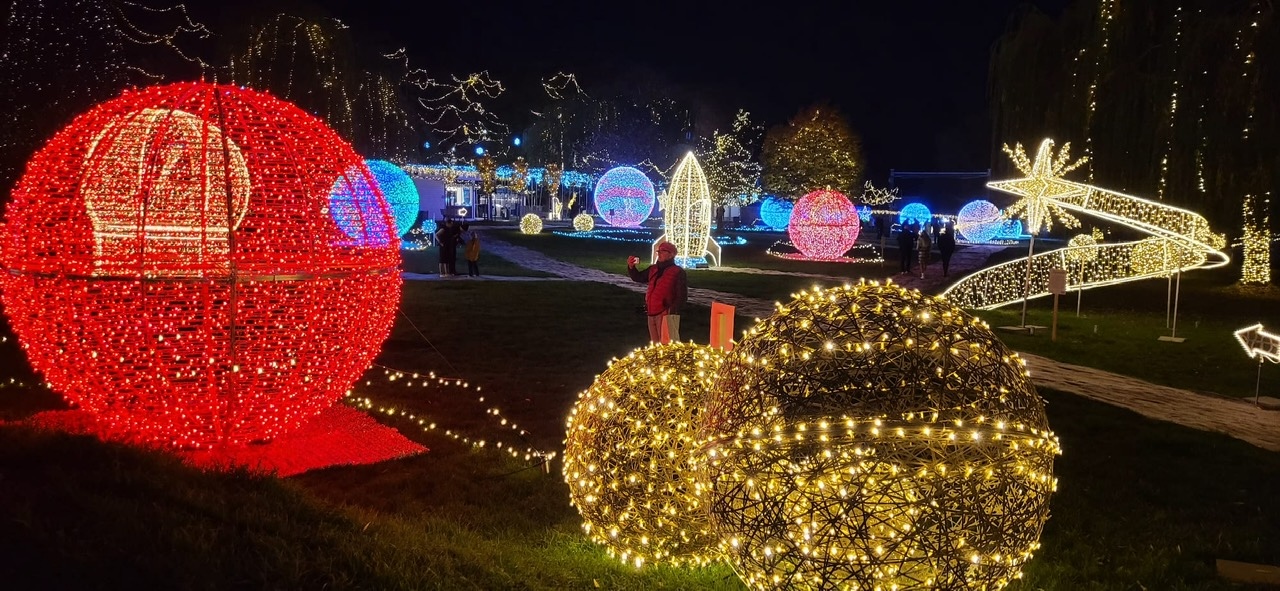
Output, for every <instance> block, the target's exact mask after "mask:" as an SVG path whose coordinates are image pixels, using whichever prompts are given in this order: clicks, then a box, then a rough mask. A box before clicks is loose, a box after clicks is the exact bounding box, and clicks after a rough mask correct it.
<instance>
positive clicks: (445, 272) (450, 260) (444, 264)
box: [436, 218, 460, 277]
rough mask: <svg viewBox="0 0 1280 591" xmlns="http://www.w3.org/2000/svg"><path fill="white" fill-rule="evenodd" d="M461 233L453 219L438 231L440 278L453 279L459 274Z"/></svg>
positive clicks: (447, 221)
mask: <svg viewBox="0 0 1280 591" xmlns="http://www.w3.org/2000/svg"><path fill="white" fill-rule="evenodd" d="M459 235H460V232H459V231H458V227H457V226H455V225H454V224H453V219H452V218H450V219H447V220H445V222H444V226H442V227H441V228H440V229H439V230H436V244H438V245H439V249H440V250H439V252H440V276H441V277H452V276H454V275H457V274H458V270H457V264H458V237H459Z"/></svg>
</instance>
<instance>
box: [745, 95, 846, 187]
mask: <svg viewBox="0 0 1280 591" xmlns="http://www.w3.org/2000/svg"><path fill="white" fill-rule="evenodd" d="M760 159H761V161H762V162H763V164H764V173H763V175H762V176H761V181H762V182H763V183H764V188H765V190H766V191H769V192H771V193H774V194H777V195H781V196H786V197H788V198H791V199H797V198H799V197H800V196H801V195H804V194H806V193H808V192H810V191H813V190H816V189H824V188H831V189H834V190H837V191H840V192H841V193H845V194H849V195H855V194H857V193H858V187H859V186H860V184H861V177H862V172H863V163H862V139H861V138H859V137H858V135H857V134H855V133H854V132H853V131H852V130H851V129H850V128H849V123H848V122H847V121H845V118H844V116H843V115H841V114H840V113H839V112H837V111H836V110H835V109H834V108H832V107H829V106H826V105H814V106H811V107H808V108H806V109H804V110H802V111H800V113H799V114H797V115H796V116H795V117H794V118H792V119H791V121H790V122H789V123H787V124H786V125H780V126H777V127H774V128H773V129H770V130H769V133H768V135H766V136H765V138H764V147H763V150H762V153H761V158H760Z"/></svg>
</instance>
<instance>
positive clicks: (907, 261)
mask: <svg viewBox="0 0 1280 591" xmlns="http://www.w3.org/2000/svg"><path fill="white" fill-rule="evenodd" d="M916 238H917V237H916V233H915V226H912V225H908V224H906V223H903V224H902V226H901V227H900V228H899V229H898V254H899V255H901V256H902V268H901V271H902V273H901V274H902V275H906V274H907V273H910V272H911V262H912V261H913V260H914V259H915V258H916Z"/></svg>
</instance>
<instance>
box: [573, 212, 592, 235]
mask: <svg viewBox="0 0 1280 591" xmlns="http://www.w3.org/2000/svg"><path fill="white" fill-rule="evenodd" d="M595 227H596V220H595V218H593V217H591V214H589V213H580V214H578V215H575V216H573V229H574V230H577V231H579V232H590V231H591V230H592V229H594V228H595Z"/></svg>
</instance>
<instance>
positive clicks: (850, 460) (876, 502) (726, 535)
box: [697, 283, 1060, 589]
mask: <svg viewBox="0 0 1280 591" xmlns="http://www.w3.org/2000/svg"><path fill="white" fill-rule="evenodd" d="M720 376H721V377H720V379H719V381H718V383H717V386H716V390H715V392H714V393H713V395H712V399H711V402H710V405H709V408H708V410H707V412H706V416H705V419H706V420H705V423H704V436H705V437H706V438H707V440H708V441H709V443H707V444H706V445H705V447H704V449H703V451H702V453H701V454H700V455H699V457H698V459H697V462H698V464H699V473H700V475H699V479H700V482H701V483H702V487H703V490H702V494H703V496H704V497H705V499H704V500H705V502H706V503H707V507H708V511H709V513H710V519H711V523H712V527H713V528H714V529H715V530H716V532H717V533H718V535H719V538H720V548H721V550H722V551H723V552H725V554H726V556H728V558H729V559H730V562H731V563H732V564H733V566H734V568H735V570H737V572H738V573H739V575H740V576H742V578H743V580H744V581H745V582H746V583H747V584H748V586H750V587H752V588H758V589H772V588H795V587H800V588H812V589H836V588H849V587H854V586H856V588H876V586H877V585H880V586H881V588H890V587H891V586H892V585H894V584H896V585H898V586H899V588H946V589H952V588H973V589H983V588H985V589H996V588H1000V587H1003V586H1005V585H1007V584H1008V583H1009V582H1010V581H1011V580H1012V579H1014V578H1016V577H1018V576H1019V573H1020V567H1021V565H1022V564H1023V563H1025V562H1026V561H1027V560H1028V559H1029V558H1030V557H1031V553H1032V552H1033V551H1034V550H1035V549H1036V548H1037V547H1038V538H1039V535H1040V532H1041V529H1042V527H1043V524H1044V522H1045V520H1046V519H1047V517H1048V504H1047V503H1048V498H1049V495H1050V493H1051V492H1052V491H1053V490H1054V489H1055V488H1056V480H1055V479H1054V478H1053V475H1052V463H1053V457H1054V456H1055V455H1056V454H1057V453H1060V448H1059V446H1058V442H1057V438H1056V436H1054V435H1053V434H1052V433H1051V432H1050V431H1049V430H1048V424H1047V420H1046V417H1045V413H1044V405H1043V402H1042V401H1041V399H1040V398H1039V397H1038V395H1036V393H1035V391H1034V389H1033V388H1032V386H1031V384H1030V381H1029V379H1028V377H1027V375H1026V371H1025V369H1024V368H1023V367H1022V364H1021V361H1020V360H1019V359H1018V357H1017V355H1016V354H1015V353H1013V352H1011V351H1009V350H1008V349H1007V348H1006V347H1005V346H1004V345H1003V344H1002V343H1001V342H1000V341H999V340H998V339H997V338H996V337H995V336H994V335H993V334H992V333H991V331H990V329H989V328H987V327H986V325H985V324H983V323H982V322H981V321H979V320H977V319H975V318H973V317H971V316H969V315H967V314H965V313H963V312H962V311H960V310H959V309H958V308H955V307H954V306H952V305H950V304H947V303H945V302H943V301H941V300H937V299H934V298H930V297H928V296H924V295H922V294H920V293H919V292H918V291H907V290H905V289H902V288H901V287H898V286H894V285H884V286H882V285H876V284H865V283H864V284H861V285H856V286H846V287H842V288H834V289H831V290H827V291H814V292H806V293H802V294H800V295H799V296H798V297H797V298H796V299H794V300H793V301H792V302H790V303H788V304H786V305H784V306H782V307H781V308H780V309H779V310H778V311H777V312H776V313H775V314H774V315H772V316H770V317H769V318H767V319H765V320H763V321H762V322H761V323H760V324H758V325H757V326H756V327H755V328H753V329H751V331H749V334H748V335H747V336H746V337H745V338H744V339H743V340H742V342H740V343H739V344H738V346H737V347H736V348H735V350H734V352H733V354H732V356H731V358H730V360H729V361H728V362H726V364H725V365H724V366H723V368H722V370H721V373H720Z"/></svg>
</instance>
